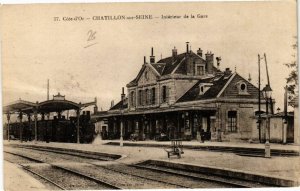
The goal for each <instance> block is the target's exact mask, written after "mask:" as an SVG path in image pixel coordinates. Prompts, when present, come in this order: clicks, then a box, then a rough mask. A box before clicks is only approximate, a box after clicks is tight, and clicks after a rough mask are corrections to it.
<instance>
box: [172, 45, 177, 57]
mask: <svg viewBox="0 0 300 191" xmlns="http://www.w3.org/2000/svg"><path fill="white" fill-rule="evenodd" d="M176 56H177V49H176V47H175V46H174V49H172V57H173V58H174V57H176Z"/></svg>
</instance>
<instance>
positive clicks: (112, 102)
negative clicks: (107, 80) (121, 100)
mask: <svg viewBox="0 0 300 191" xmlns="http://www.w3.org/2000/svg"><path fill="white" fill-rule="evenodd" d="M114 105H115V104H114V100H111V102H110V108H112V107H113V106H114Z"/></svg>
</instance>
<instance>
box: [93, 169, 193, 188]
mask: <svg viewBox="0 0 300 191" xmlns="http://www.w3.org/2000/svg"><path fill="white" fill-rule="evenodd" d="M96 166H98V168H103V169H106V170H110V171H114V172H117V173H121V174H125V175H130V176H135V177H138V178H142V179H146V180H151V181H156V182H161V183H163V184H169V185H172V186H175V187H177V188H190V187H188V186H184V185H182V184H176V183H172V182H168V181H164V180H161V179H158V178H152V177H147V176H144V175H142V174H140V173H139V174H138V173H132V172H131V173H129V172H126V171H124V170H117V169H115V168H110V167H104V166H99V165H96ZM124 168H126V167H124V166H123V165H122V169H124ZM131 170H132V169H131Z"/></svg>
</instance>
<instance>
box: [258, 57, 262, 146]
mask: <svg viewBox="0 0 300 191" xmlns="http://www.w3.org/2000/svg"><path fill="white" fill-rule="evenodd" d="M260 101H261V100H260V55H259V54H258V121H257V123H258V124H257V125H258V131H259V132H258V133H259V135H258V136H259V143H261V128H260V124H261V108H260V105H261V102H260Z"/></svg>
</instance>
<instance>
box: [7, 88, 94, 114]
mask: <svg viewBox="0 0 300 191" xmlns="http://www.w3.org/2000/svg"><path fill="white" fill-rule="evenodd" d="M90 105H97V99H96V98H95V100H94V101H93V102H89V103H84V104H81V103H75V102H73V101H69V100H66V99H65V96H62V95H60V93H58V94H57V95H53V99H52V100H46V101H43V102H40V103H38V102H36V103H33V102H29V101H24V100H21V99H19V100H17V101H15V102H12V103H10V104H8V105H6V106H4V107H3V113H16V112H24V113H33V112H34V110H37V112H38V113H50V112H61V111H66V110H73V109H74V110H78V109H81V108H84V107H88V106H90Z"/></svg>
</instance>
